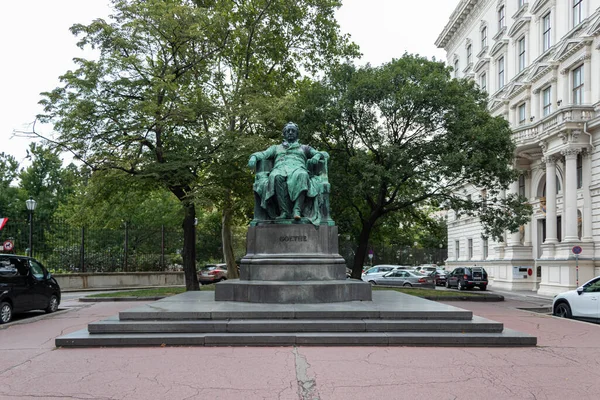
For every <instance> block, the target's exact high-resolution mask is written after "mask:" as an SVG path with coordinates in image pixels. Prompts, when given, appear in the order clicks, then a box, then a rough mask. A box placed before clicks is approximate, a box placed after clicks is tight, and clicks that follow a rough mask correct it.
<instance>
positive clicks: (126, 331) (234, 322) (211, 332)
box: [56, 291, 537, 347]
mask: <svg viewBox="0 0 600 400" xmlns="http://www.w3.org/2000/svg"><path fill="white" fill-rule="evenodd" d="M536 343H537V338H536V337H534V336H530V335H527V334H524V333H521V332H517V331H514V330H511V329H507V328H504V326H503V324H502V323H499V322H495V321H491V320H487V319H484V318H481V317H477V316H473V313H472V312H471V311H468V310H464V309H460V308H457V307H453V306H449V305H446V304H441V303H437V302H434V301H429V300H425V299H422V298H418V297H414V296H409V295H406V294H402V293H398V292H395V291H375V292H373V300H372V301H350V302H343V303H320V304H255V303H241V302H230V301H226V302H223V301H215V300H214V294H213V293H211V292H186V293H183V294H180V295H177V296H173V297H169V298H165V299H162V300H159V301H156V302H153V303H149V304H146V305H143V306H140V307H135V308H132V309H129V310H126V311H122V312H120V313H119V315H118V316H114V317H111V318H108V319H105V320H102V321H98V322H93V323H90V324H89V325H88V328H87V329H83V330H80V331H76V332H73V333H71V334H67V335H64V336H61V337H58V338H57V339H56V346H59V347H94V346H164V345H167V346H294V345H316V346H331V345H338V346H464V347H467V346H535V345H536Z"/></svg>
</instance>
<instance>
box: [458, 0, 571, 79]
mask: <svg viewBox="0 0 600 400" xmlns="http://www.w3.org/2000/svg"><path fill="white" fill-rule="evenodd" d="M571 1H572V17H573V20H572V22H573V26H577V25H579V24H580V23H581V22H582V21H583V0H571ZM526 3H527V1H526V0H518V4H517V5H518V8H519V9H520V8H521V7H523V6H524V5H525V4H526ZM505 14H506V13H505V7H504V5H502V6H500V8H499V9H498V31H501V30H502V29H504V28H505V27H506V15H505ZM541 26H542V32H541V35H542V37H541V39H542V52H545V51H547V50H548V49H550V47H552V19H551V12H550V11H549V12H547V13H546V14H545V15H543V16H542V24H541ZM480 39H481V51H482V52H483V51H484V50H485V49H486V48H487V46H488V28H487V26H483V27H482V28H481V31H480ZM526 51H527V47H526V42H525V36H524V35H523V36H522V37H520V38H519V39H518V40H517V60H518V61H517V72H521V71H523V70H524V69H525V67H526V66H527V57H526ZM466 53H467V66H470V65H471V64H472V62H473V46H472V44H471V43H467V46H466ZM500 61H502V63H501V64H502V65H501V67H502V74H501V77H500V76H499V83H500V82H502V84H500V85H499V87H498V89H501V88H502V87H503V86H504V81H505V79H504V57H502V58H501V59H500V60H498V64H499V65H500ZM459 68H460V63H459V59H458V58H457V59H455V60H454V76H455V77H456V78H458V75H459ZM499 75H500V72H499ZM482 86H483V85H482Z"/></svg>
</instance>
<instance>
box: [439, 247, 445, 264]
mask: <svg viewBox="0 0 600 400" xmlns="http://www.w3.org/2000/svg"><path fill="white" fill-rule="evenodd" d="M443 247H444V244H443V243H440V252H439V253H438V257H439V263H440V264H441V263H442V262H443V261H444V260H443V257H442V248H443Z"/></svg>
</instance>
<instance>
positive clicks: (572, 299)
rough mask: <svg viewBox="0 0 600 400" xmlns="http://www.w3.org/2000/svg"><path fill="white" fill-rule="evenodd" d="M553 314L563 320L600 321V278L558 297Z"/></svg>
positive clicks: (554, 302) (555, 300)
mask: <svg viewBox="0 0 600 400" xmlns="http://www.w3.org/2000/svg"><path fill="white" fill-rule="evenodd" d="M552 314H553V315H556V316H557V317H563V318H578V319H584V320H593V321H600V276H597V277H595V278H594V279H592V280H590V281H588V282H586V283H585V284H583V286H580V287H578V288H577V289H575V290H569V291H568V292H564V293H561V294H559V295H557V296H556V297H555V298H554V301H553V302H552Z"/></svg>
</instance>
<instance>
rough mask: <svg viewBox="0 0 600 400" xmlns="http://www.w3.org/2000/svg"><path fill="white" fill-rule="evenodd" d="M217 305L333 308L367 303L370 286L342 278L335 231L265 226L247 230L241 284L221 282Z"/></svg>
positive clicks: (343, 270)
mask: <svg viewBox="0 0 600 400" xmlns="http://www.w3.org/2000/svg"><path fill="white" fill-rule="evenodd" d="M215 300H216V301H241V302H249V303H333V302H343V301H356V300H367V301H370V300H371V285H370V284H368V283H367V282H362V281H357V280H350V279H346V263H345V261H344V259H343V258H342V256H340V255H339V253H338V237H337V227H336V226H328V225H320V226H314V225H310V224H270V225H258V226H250V227H249V228H248V240H247V254H246V256H244V258H242V260H241V262H240V279H239V280H228V281H224V282H220V283H218V284H217V285H216V287H215Z"/></svg>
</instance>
